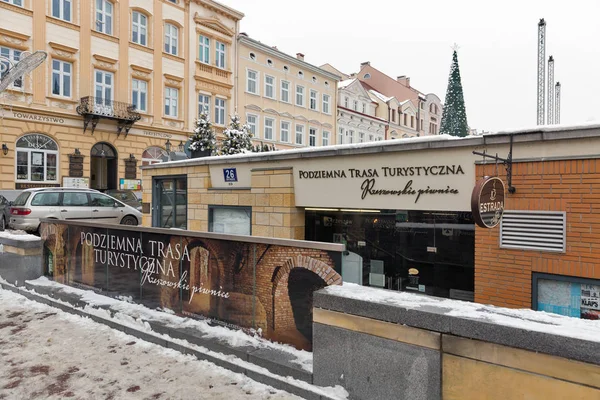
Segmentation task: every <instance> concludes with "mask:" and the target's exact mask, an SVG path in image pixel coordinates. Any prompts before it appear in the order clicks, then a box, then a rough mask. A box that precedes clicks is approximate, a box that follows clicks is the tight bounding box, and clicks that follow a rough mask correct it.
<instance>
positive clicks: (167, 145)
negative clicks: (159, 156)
mask: <svg viewBox="0 0 600 400" xmlns="http://www.w3.org/2000/svg"><path fill="white" fill-rule="evenodd" d="M165 149H166V150H167V153H170V152H171V142H169V139H167V142H166V143H165Z"/></svg>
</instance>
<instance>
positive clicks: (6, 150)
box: [2, 143, 8, 155]
mask: <svg viewBox="0 0 600 400" xmlns="http://www.w3.org/2000/svg"><path fill="white" fill-rule="evenodd" d="M2 154H4V155H7V154H8V146H7V145H6V143H2Z"/></svg>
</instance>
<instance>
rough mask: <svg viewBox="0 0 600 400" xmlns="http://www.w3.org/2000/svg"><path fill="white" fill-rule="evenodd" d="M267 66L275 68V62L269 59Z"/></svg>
mask: <svg viewBox="0 0 600 400" xmlns="http://www.w3.org/2000/svg"><path fill="white" fill-rule="evenodd" d="M267 65H268V66H269V67H272V66H273V60H271V59H268V60H267Z"/></svg>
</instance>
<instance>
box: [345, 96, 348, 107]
mask: <svg viewBox="0 0 600 400" xmlns="http://www.w3.org/2000/svg"><path fill="white" fill-rule="evenodd" d="M344 107H346V108H348V97H344Z"/></svg>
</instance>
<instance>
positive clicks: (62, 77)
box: [50, 59, 73, 98]
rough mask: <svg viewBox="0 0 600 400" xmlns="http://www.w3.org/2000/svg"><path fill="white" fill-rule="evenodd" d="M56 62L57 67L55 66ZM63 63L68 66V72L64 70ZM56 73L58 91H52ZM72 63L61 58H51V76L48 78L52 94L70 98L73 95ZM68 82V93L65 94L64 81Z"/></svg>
mask: <svg viewBox="0 0 600 400" xmlns="http://www.w3.org/2000/svg"><path fill="white" fill-rule="evenodd" d="M55 63H56V64H58V69H57V68H56V66H55ZM65 65H68V66H69V72H66V71H65ZM55 75H58V82H59V84H58V85H59V92H58V93H54V76H55ZM72 77H73V63H70V62H68V61H62V60H55V59H53V60H52V78H51V79H50V86H51V92H52V95H53V96H60V97H65V98H71V97H72V95H73V79H72ZM66 81H68V82H69V93H68V94H65V82H66Z"/></svg>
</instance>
